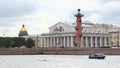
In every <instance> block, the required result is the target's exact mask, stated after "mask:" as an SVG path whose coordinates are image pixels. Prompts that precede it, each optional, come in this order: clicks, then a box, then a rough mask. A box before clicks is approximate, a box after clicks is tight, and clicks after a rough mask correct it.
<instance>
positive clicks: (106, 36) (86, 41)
mask: <svg viewBox="0 0 120 68" xmlns="http://www.w3.org/2000/svg"><path fill="white" fill-rule="evenodd" d="M118 30H120V27H118V26H115V25H111V24H98V23H97V24H94V23H90V22H83V23H82V43H83V45H81V46H79V47H100V46H108V45H112V44H111V39H110V36H111V34H110V33H109V32H112V31H118ZM75 33H76V30H75V25H71V24H67V23H63V22H59V23H57V24H55V25H53V26H51V27H50V28H49V33H43V34H40V35H36V36H26V38H28V37H31V38H33V39H34V40H35V41H36V47H61V46H64V47H76V45H75V37H76V34H75Z"/></svg>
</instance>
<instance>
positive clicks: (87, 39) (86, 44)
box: [85, 36, 88, 47]
mask: <svg viewBox="0 0 120 68" xmlns="http://www.w3.org/2000/svg"><path fill="white" fill-rule="evenodd" d="M85 43H86V47H88V37H87V36H86V42H85Z"/></svg>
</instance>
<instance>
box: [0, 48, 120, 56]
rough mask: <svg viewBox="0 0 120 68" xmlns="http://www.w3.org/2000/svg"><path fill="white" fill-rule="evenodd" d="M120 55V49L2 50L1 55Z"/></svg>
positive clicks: (0, 49) (0, 50)
mask: <svg viewBox="0 0 120 68" xmlns="http://www.w3.org/2000/svg"><path fill="white" fill-rule="evenodd" d="M91 53H104V54H106V55H120V48H38V49H35V48H0V55H88V54H91Z"/></svg>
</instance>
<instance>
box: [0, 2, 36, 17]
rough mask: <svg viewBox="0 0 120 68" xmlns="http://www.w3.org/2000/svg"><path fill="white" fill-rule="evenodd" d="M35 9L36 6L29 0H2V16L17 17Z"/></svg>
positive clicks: (0, 4) (0, 3) (0, 7)
mask: <svg viewBox="0 0 120 68" xmlns="http://www.w3.org/2000/svg"><path fill="white" fill-rule="evenodd" d="M35 10H36V6H35V5H34V4H33V3H31V2H30V1H29V0H28V1H27V0H25V1H24V0H0V17H17V16H22V15H25V14H30V13H33V12H34V11H35Z"/></svg>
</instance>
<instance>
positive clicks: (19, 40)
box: [12, 37, 26, 47]
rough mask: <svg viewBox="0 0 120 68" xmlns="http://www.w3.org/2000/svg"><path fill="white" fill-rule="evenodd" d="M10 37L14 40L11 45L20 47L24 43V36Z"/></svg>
mask: <svg viewBox="0 0 120 68" xmlns="http://www.w3.org/2000/svg"><path fill="white" fill-rule="evenodd" d="M12 39H13V40H14V42H13V47H21V46H23V45H25V43H26V42H25V38H22V37H14V38H12Z"/></svg>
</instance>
